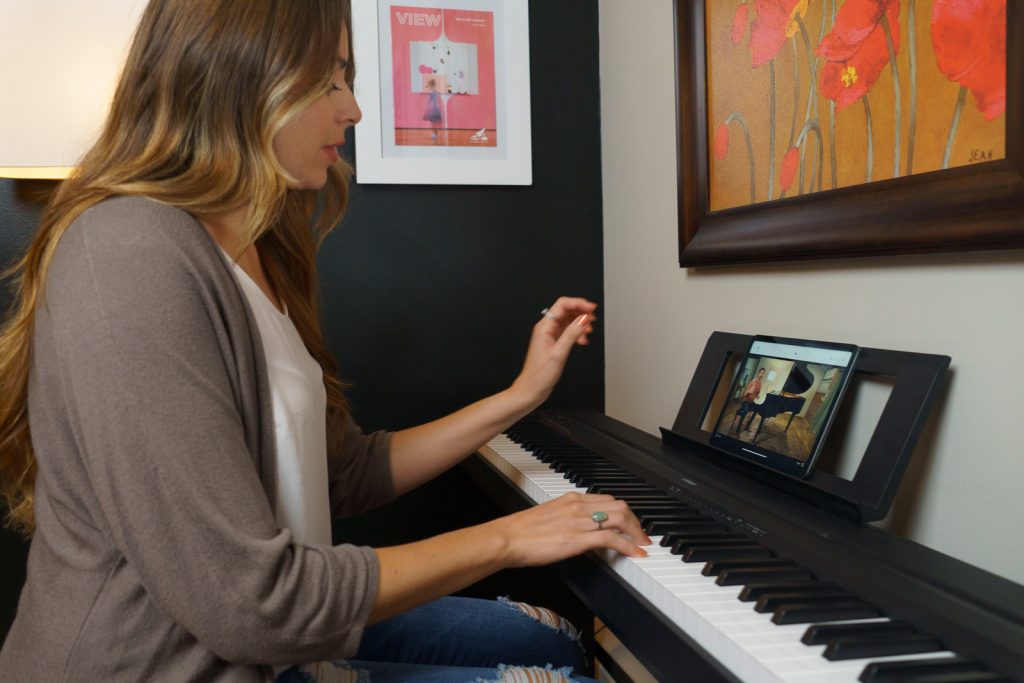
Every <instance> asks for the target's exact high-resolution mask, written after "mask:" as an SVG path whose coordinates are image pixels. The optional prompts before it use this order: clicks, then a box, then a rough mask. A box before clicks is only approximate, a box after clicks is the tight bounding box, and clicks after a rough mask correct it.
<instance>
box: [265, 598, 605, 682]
mask: <svg viewBox="0 0 1024 683" xmlns="http://www.w3.org/2000/svg"><path fill="white" fill-rule="evenodd" d="M338 666H339V668H343V669H346V670H352V669H354V670H355V671H348V672H347V673H348V677H349V678H350V680H351V681H353V683H355V682H356V681H358V683H477V682H487V683H490V682H491V681H496V682H502V683H504V681H517V680H523V681H545V682H546V681H548V680H550V681H559V682H561V681H574V682H579V683H588V682H590V683H592V680H591V679H589V678H586V677H582V676H579V675H576V674H575V673H573V672H580V671H586V657H585V655H584V653H583V650H582V648H581V647H580V646H579V643H578V642H577V641H576V639H575V637H574V636H571V635H566V634H565V633H564V632H562V631H559V630H557V629H555V628H553V627H551V626H548V625H545V624H542V623H540V622H539V621H537V620H536V619H534V618H533V617H531V616H527V614H525V613H524V612H523V611H522V610H521V609H519V608H518V607H516V605H515V604H514V603H509V602H497V601H492V600H477V599H473V598H458V597H449V598H441V599H440V600H437V601H435V602H432V603H429V604H426V605H424V606H422V607H418V608H416V609H413V610H409V611H408V612H405V613H403V614H400V615H399V616H397V617H395V618H393V619H389V620H388V621H384V622H381V623H379V624H375V625H373V626H370V627H368V628H367V629H366V631H365V633H364V634H363V640H362V643H361V645H360V647H359V652H358V653H357V654H356V656H355V657H354V658H353V659H352V660H349V661H347V662H338ZM517 667H540V668H542V669H544V668H549V669H550V671H549V672H539V671H531V670H527V671H525V672H524V671H521V670H518V669H517ZM357 672H358V676H357ZM545 673H546V675H545ZM557 674H562V675H561V676H558V675H557ZM312 680H315V677H311V676H309V674H307V673H306V672H304V671H302V667H293V668H291V669H288V670H287V671H285V672H282V673H281V674H280V675H279V676H278V677H277V683H311V681H312Z"/></svg>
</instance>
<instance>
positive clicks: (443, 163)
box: [352, 0, 533, 185]
mask: <svg viewBox="0 0 1024 683" xmlns="http://www.w3.org/2000/svg"><path fill="white" fill-rule="evenodd" d="M352 29H353V30H352V33H353V37H352V41H353V54H354V57H355V63H356V83H355V93H356V98H357V99H358V101H359V106H360V107H361V108H362V110H363V120H362V122H361V123H359V125H357V126H356V182H358V183H416V184H424V185H444V184H457V185H529V184H531V183H532V182H533V177H532V155H531V149H530V44H529V25H528V13H527V0H436V1H431V0H406V1H404V2H400V1H396V0H354V1H353V3H352Z"/></svg>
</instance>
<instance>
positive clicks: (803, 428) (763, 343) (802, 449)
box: [710, 335, 857, 478]
mask: <svg viewBox="0 0 1024 683" xmlns="http://www.w3.org/2000/svg"><path fill="white" fill-rule="evenodd" d="M856 359H857V347H856V346H854V345H852V344H837V343H834V342H818V341H809V340H806V339H787V338H784V337H768V336H761V335H758V336H756V337H754V339H753V341H752V342H751V344H750V348H749V350H748V351H747V355H746V357H745V358H744V359H743V361H742V362H741V363H740V365H739V368H738V370H737V372H736V377H735V379H734V380H733V381H732V387H731V389H730V390H729V393H728V394H727V396H726V401H725V405H724V407H723V409H722V413H721V414H720V415H719V417H718V421H717V423H716V425H715V429H714V431H713V432H712V434H711V442H710V443H711V446H713V447H714V448H716V449H718V450H719V451H723V452H725V453H729V454H731V455H734V456H737V457H740V458H743V459H744V460H748V461H750V462H754V463H757V464H758V465H761V466H763V467H767V468H769V469H773V470H776V471H778V472H782V473H783V474H787V475H790V476H794V477H800V478H804V477H807V476H810V474H811V471H812V470H813V468H814V462H815V460H816V459H817V457H818V454H819V453H820V452H821V447H822V445H823V444H824V441H825V435H826V434H828V430H829V427H830V426H831V425H832V420H833V417H834V416H835V412H836V408H837V407H838V406H839V403H840V401H841V400H842V398H843V394H844V393H845V391H846V387H847V385H849V383H850V377H851V376H852V374H853V366H854V363H855V362H856Z"/></svg>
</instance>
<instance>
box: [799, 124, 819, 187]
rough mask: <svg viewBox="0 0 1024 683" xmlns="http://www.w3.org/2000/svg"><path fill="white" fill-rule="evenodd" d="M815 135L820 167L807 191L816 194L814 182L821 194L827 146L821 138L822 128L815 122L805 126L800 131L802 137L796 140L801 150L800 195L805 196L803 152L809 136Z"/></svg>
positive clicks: (812, 177)
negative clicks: (809, 134) (810, 134)
mask: <svg viewBox="0 0 1024 683" xmlns="http://www.w3.org/2000/svg"><path fill="white" fill-rule="evenodd" d="M808 133H814V134H815V135H817V136H818V165H817V167H816V169H815V173H814V175H813V176H811V182H810V183H808V184H807V190H808V191H809V192H814V182H815V181H817V182H818V192H821V186H822V177H821V174H822V171H823V170H824V166H825V144H824V140H822V136H821V128H820V127H819V126H818V124H817V122H815V121H808V122H807V123H805V124H804V127H803V128H801V129H800V135H798V136H797V138H796V145H797V147H799V148H800V193H801V194H803V191H804V188H803V185H804V158H803V152H804V149H805V147H806V143H807V134H808Z"/></svg>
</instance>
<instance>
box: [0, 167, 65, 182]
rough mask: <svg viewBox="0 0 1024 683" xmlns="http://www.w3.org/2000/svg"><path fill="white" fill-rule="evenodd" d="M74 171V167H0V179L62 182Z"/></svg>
mask: <svg viewBox="0 0 1024 683" xmlns="http://www.w3.org/2000/svg"><path fill="white" fill-rule="evenodd" d="M74 170H75V167H74V166H21V167H18V166H9V167H4V166H0V178H22V179H23V178H34V179H38V180H64V179H65V178H67V177H68V176H69V175H71V172H72V171H74Z"/></svg>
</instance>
